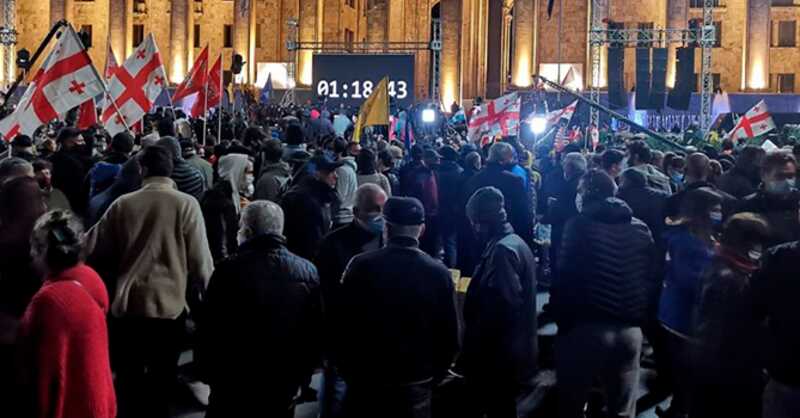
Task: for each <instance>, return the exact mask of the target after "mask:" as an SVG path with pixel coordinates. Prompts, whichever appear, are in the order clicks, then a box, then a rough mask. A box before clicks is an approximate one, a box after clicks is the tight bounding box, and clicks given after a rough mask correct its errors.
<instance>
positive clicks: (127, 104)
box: [101, 34, 167, 137]
mask: <svg viewBox="0 0 800 418" xmlns="http://www.w3.org/2000/svg"><path fill="white" fill-rule="evenodd" d="M166 79H167V76H166V73H165V71H164V66H163V65H162V63H161V54H160V53H159V52H158V46H156V41H155V39H153V35H152V34H150V35H148V36H147V39H145V41H144V42H142V44H141V45H139V47H138V48H137V49H136V50H135V51H134V52H133V54H131V56H130V57H128V59H126V60H125V63H123V64H122V66H121V67H119V68H118V69H117V71H116V72H115V73H114V78H113V79H112V80H111V85H109V86H108V90H109V92H110V94H111V98H112V100H113V101H114V103H113V104H112V103H111V101H110V100H106V103H105V105H104V106H103V114H102V117H101V120H102V123H103V124H104V125H105V127H106V131H108V134H109V135H111V136H112V137H113V136H114V135H116V134H118V133H120V132H123V131H125V130H126V126H125V125H126V124H127V126H128V127H130V126H131V125H133V124H135V123H136V122H138V121H139V120H140V119H142V117H144V115H145V114H146V113H147V112H148V111H150V109H151V108H152V107H153V103H154V102H155V101H156V98H158V96H159V95H160V94H161V92H162V91H163V90H164V88H165V87H166ZM115 105H116V106H115ZM117 109H119V115H117V112H116V110H117Z"/></svg>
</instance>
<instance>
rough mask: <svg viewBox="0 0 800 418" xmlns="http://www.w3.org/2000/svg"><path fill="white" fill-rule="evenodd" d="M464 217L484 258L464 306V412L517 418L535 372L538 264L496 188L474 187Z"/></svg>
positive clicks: (468, 291) (462, 363)
mask: <svg viewBox="0 0 800 418" xmlns="http://www.w3.org/2000/svg"><path fill="white" fill-rule="evenodd" d="M467 214H468V216H469V219H470V221H471V222H472V225H473V228H474V229H475V231H476V235H478V240H479V242H480V243H481V247H482V248H483V255H482V256H481V260H480V264H479V265H478V267H477V268H476V269H475V274H474V275H473V276H472V281H471V282H470V285H469V289H468V290H467V296H466V300H465V302H464V349H463V351H462V353H461V357H460V358H459V364H458V366H459V367H458V370H459V371H460V372H462V373H463V374H464V377H465V378H466V381H467V385H468V387H469V393H470V396H469V397H470V402H468V405H469V407H468V408H469V410H468V411H466V414H467V416H470V417H472V416H474V417H482V416H483V414H486V415H487V416H488V417H489V418H496V417H516V416H517V409H516V407H517V404H516V399H517V396H518V395H520V394H521V393H523V389H525V388H526V387H529V385H530V383H531V380H532V379H533V377H534V375H535V373H536V368H537V362H536V357H537V354H538V345H537V341H536V331H537V321H536V262H535V260H534V258H533V253H532V252H531V250H530V248H529V247H528V244H526V243H525V242H524V241H523V240H522V238H520V237H519V236H518V235H516V234H515V233H514V229H513V228H512V227H511V225H509V223H508V220H507V218H506V210H505V199H504V197H503V193H502V192H501V191H500V190H498V189H496V188H494V187H483V188H481V189H478V191H476V192H475V194H473V195H472V197H471V198H470V199H469V202H468V203H467Z"/></svg>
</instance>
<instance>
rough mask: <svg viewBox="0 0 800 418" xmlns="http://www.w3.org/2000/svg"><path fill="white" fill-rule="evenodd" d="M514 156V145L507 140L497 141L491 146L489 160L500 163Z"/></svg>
mask: <svg viewBox="0 0 800 418" xmlns="http://www.w3.org/2000/svg"><path fill="white" fill-rule="evenodd" d="M511 158H514V147H512V146H511V144H508V143H505V142H497V143H495V144H494V145H492V147H491V148H489V158H488V160H489V162H492V163H499V162H503V161H507V160H509V159H511Z"/></svg>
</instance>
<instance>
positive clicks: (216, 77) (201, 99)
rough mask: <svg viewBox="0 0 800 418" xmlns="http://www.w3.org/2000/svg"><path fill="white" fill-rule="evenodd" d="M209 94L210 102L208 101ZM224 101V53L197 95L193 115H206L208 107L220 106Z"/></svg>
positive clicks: (196, 116) (194, 116)
mask: <svg viewBox="0 0 800 418" xmlns="http://www.w3.org/2000/svg"><path fill="white" fill-rule="evenodd" d="M206 96H208V102H206ZM221 102H222V55H220V56H219V58H217V61H216V62H215V63H214V66H213V67H211V72H209V73H208V77H206V85H205V86H204V87H203V89H201V90H200V93H199V94H198V95H197V100H195V101H194V105H192V112H191V113H192V117H193V118H198V117H200V116H205V113H206V112H208V109H211V108H213V107H217V106H219V104H220V103H221Z"/></svg>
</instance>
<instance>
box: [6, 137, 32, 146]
mask: <svg viewBox="0 0 800 418" xmlns="http://www.w3.org/2000/svg"><path fill="white" fill-rule="evenodd" d="M11 146H14V147H22V148H28V147H32V146H33V140H31V137H29V136H28V135H17V136H16V137H14V140H12V141H11Z"/></svg>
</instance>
